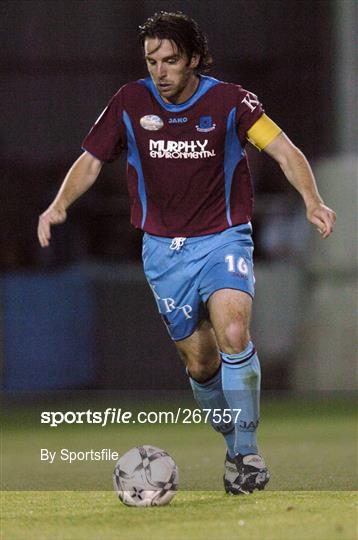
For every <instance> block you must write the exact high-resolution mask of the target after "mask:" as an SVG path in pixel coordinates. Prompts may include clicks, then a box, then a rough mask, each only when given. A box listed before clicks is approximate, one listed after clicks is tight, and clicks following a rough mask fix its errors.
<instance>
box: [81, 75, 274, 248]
mask: <svg viewBox="0 0 358 540" xmlns="http://www.w3.org/2000/svg"><path fill="white" fill-rule="evenodd" d="M262 114H263V109H262V106H261V104H260V103H259V101H258V100H257V97H256V96H255V95H254V94H252V93H251V92H248V91H247V90H244V89H243V88H242V87H241V86H238V85H235V84H231V83H224V82H221V81H218V80H217V79H214V78H212V77H206V76H201V77H200V84H199V86H198V89H197V91H196V92H195V94H194V95H193V96H192V97H191V98H190V99H189V100H188V101H186V102H185V103H181V104H179V105H173V104H170V103H166V102H165V101H163V99H162V98H161V96H160V95H159V93H158V91H157V89H156V87H155V85H154V84H153V82H152V80H151V79H150V78H147V79H142V80H139V81H136V82H132V83H129V84H127V85H125V86H123V87H122V88H120V90H119V91H118V92H117V93H116V94H115V95H114V96H113V98H112V99H111V100H110V102H109V104H108V106H107V107H106V109H105V110H104V111H103V113H102V114H101V116H100V117H99V119H98V120H97V122H96V123H95V124H94V126H93V127H92V129H91V131H90V132H89V134H88V135H87V137H86V138H85V140H84V142H83V149H84V150H86V151H87V152H89V153H90V154H92V155H94V156H95V157H96V158H98V159H100V160H101V161H106V162H110V161H113V160H114V159H116V158H117V157H118V156H119V154H120V152H121V151H122V150H126V151H127V160H128V166H127V176H128V191H129V196H130V203H131V221H132V223H133V225H134V226H135V227H137V228H141V229H143V230H144V231H146V232H148V233H150V234H154V235H159V236H167V237H175V236H185V237H190V236H200V235H205V234H212V233H215V232H219V231H222V230H224V229H227V228H228V227H231V226H233V225H239V224H240V223H246V222H248V221H250V219H251V213H252V199H253V195H252V185H251V178H250V171H249V167H248V163H247V157H246V153H245V150H244V148H245V144H246V133H247V131H248V130H249V129H250V127H252V126H253V124H254V123H255V122H256V121H257V120H258V119H259V118H260V116H261V115H262Z"/></svg>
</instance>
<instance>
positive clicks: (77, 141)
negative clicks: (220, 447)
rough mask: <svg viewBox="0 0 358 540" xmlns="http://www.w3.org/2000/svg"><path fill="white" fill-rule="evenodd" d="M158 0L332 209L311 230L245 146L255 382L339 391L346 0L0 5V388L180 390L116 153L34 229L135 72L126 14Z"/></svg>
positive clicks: (349, 240)
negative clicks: (188, 28)
mask: <svg viewBox="0 0 358 540" xmlns="http://www.w3.org/2000/svg"><path fill="white" fill-rule="evenodd" d="M161 9H163V10H167V11H170V10H177V9H180V10H182V11H184V12H186V13H188V14H189V15H190V16H192V17H194V18H195V19H196V20H197V21H198V22H199V24H200V25H201V27H202V28H203V29H204V31H205V32H206V33H207V35H208V38H209V46H210V50H211V54H212V56H213V58H214V65H213V68H212V72H211V74H212V75H213V76H214V77H218V78H221V79H223V80H225V81H231V82H235V83H240V84H241V85H242V86H244V87H246V88H247V89H249V90H251V91H253V92H254V93H255V94H257V95H258V96H259V98H260V100H261V101H262V103H263V104H264V107H265V109H266V112H267V114H268V115H269V116H270V117H272V118H273V120H275V121H276V123H278V124H279V125H280V126H281V127H282V129H283V130H284V131H285V132H286V133H287V134H288V136H289V137H290V138H291V139H292V140H293V142H294V143H295V144H297V146H298V147H299V148H301V149H302V151H303V152H304V154H305V155H306V156H307V157H308V159H309V161H310V162H311V163H312V165H313V168H314V171H315V173H316V175H317V180H318V184H319V188H320V191H321V193H322V195H323V197H324V199H325V200H326V202H327V204H328V205H329V206H333V208H334V209H335V210H337V213H338V215H339V219H338V221H337V227H336V230H335V233H334V235H333V236H332V238H330V239H329V240H327V241H325V242H322V241H321V240H320V239H318V238H317V237H318V234H316V233H315V231H314V228H313V227H310V226H308V224H307V222H306V220H305V212H304V205H303V203H302V201H301V198H300V197H299V195H298V194H297V193H296V192H295V190H294V189H293V188H292V187H291V186H290V185H289V183H288V182H287V181H286V180H285V178H284V177H283V174H282V172H281V171H280V169H279V167H278V166H277V164H276V163H274V162H273V160H271V159H270V158H269V157H268V156H266V155H265V153H264V152H262V153H259V152H257V151H256V150H255V149H250V148H249V149H248V153H249V158H250V165H251V169H252V173H253V181H254V186H255V192H256V198H255V214H254V220H253V225H254V240H255V274H256V277H257V294H256V299H255V303H254V314H253V325H252V335H253V339H254V341H255V344H256V346H257V347H258V350H259V352H260V360H261V364H262V369H263V385H264V387H265V388H270V389H277V388H279V389H283V388H284V389H286V388H290V389H300V388H303V389H305V390H307V389H309V390H310V389H311V388H319V389H338V388H340V389H342V390H346V389H351V388H352V387H353V386H354V374H353V366H354V362H352V353H351V351H352V350H354V348H355V345H354V344H353V341H354V336H356V326H354V325H355V322H356V303H355V302H354V299H355V298H356V296H355V294H356V290H355V289H354V286H355V282H356V281H355V280H356V274H355V265H356V260H354V254H355V253H356V245H357V244H356V239H355V235H354V232H352V231H355V230H357V229H356V227H355V225H354V222H353V221H352V215H353V214H354V210H352V208H353V207H354V201H355V200H356V187H355V185H354V182H355V176H356V175H355V174H354V173H356V170H354V167H356V165H354V163H355V161H354V153H356V140H357V136H356V135H355V132H356V126H357V121H356V120H355V116H354V114H355V113H354V110H355V93H354V76H353V74H354V72H355V67H354V66H355V62H356V60H355V58H356V56H355V54H356V47H355V38H356V29H355V28H354V18H355V17H356V16H357V4H356V3H355V2H351V1H350V0H335V1H333V0H332V1H331V0H237V1H233V0H227V1H225V2H222V1H218V0H212V1H168V2H163V1H152V0H148V1H141V0H116V1H114V0H83V1H79V0H73V1H63V0H41V1H34V0H28V1H23V0H21V1H18V0H12V1H8V2H6V1H3V2H1V3H0V20H1V22H2V25H1V38H2V44H1V48H0V57H1V62H0V69H1V77H0V86H1V92H2V98H1V102H0V103H1V109H2V112H1V119H2V122H1V131H0V151H1V164H2V172H1V182H0V203H1V212H0V268H1V270H2V274H3V275H2V279H1V281H0V296H1V300H2V302H1V305H0V338H1V342H2V346H1V347H0V366H1V367H2V369H1V371H2V380H3V386H4V387H5V389H7V390H10V391H13V390H29V391H39V390H47V389H50V390H53V389H63V388H119V387H124V388H148V387H150V388H165V387H171V388H187V387H188V382H187V377H186V375H185V371H184V369H183V366H182V364H181V363H180V361H179V359H177V358H176V354H175V351H174V347H173V345H172V343H171V342H170V340H169V339H168V336H167V332H166V330H165V328H164V326H163V325H162V322H161V320H160V318H159V317H158V315H157V313H156V306H155V302H154V301H153V298H152V295H151V292H150V290H149V288H148V286H147V284H146V282H145V279H144V275H143V271H142V268H141V264H140V252H141V232H140V231H136V230H135V229H134V228H133V227H132V226H131V225H130V222H129V203H128V197H127V188H126V180H125V156H124V155H123V156H122V157H121V158H120V159H119V160H118V161H117V162H115V163H113V164H111V165H107V166H105V167H104V168H103V169H102V172H101V175H100V177H99V179H98V180H97V182H96V183H95V185H94V186H93V187H92V188H91V189H90V190H89V191H88V192H87V193H86V194H85V195H83V196H82V197H81V198H80V199H79V200H78V201H77V202H76V203H75V204H74V205H73V206H72V207H71V209H70V211H69V219H68V220H67V222H66V223H65V224H64V225H62V226H60V227H58V228H55V230H54V232H53V239H52V242H51V246H50V247H49V248H47V249H41V248H40V246H39V243H38V241H37V237H36V227H37V220H38V215H39V214H40V213H41V212H43V211H44V210H45V209H46V208H47V207H48V205H49V204H50V203H51V201H52V200H53V198H54V196H55V194H56V192H57V190H58V188H59V187H60V185H61V182H62V181H63V178H64V176H65V174H66V172H67V170H68V169H69V167H70V166H71V164H72V163H73V162H74V161H75V160H76V159H77V157H78V156H79V155H80V153H81V143H82V140H83V138H84V137H85V135H86V134H87V132H88V131H89V129H90V127H91V125H92V124H93V122H94V121H95V120H96V118H97V117H98V115H99V113H100V112H101V111H102V110H103V108H104V107H105V105H106V103H107V102H108V100H109V99H110V98H111V96H112V95H113V94H114V93H115V92H116V91H117V89H118V88H119V87H120V86H121V85H122V84H124V83H126V82H128V81H129V80H133V79H137V78H141V77H144V76H146V68H145V64H144V61H143V58H142V51H141V50H140V47H139V45H138V42H137V28H138V26H139V25H140V24H142V23H143V22H144V21H145V19H146V18H147V17H148V16H150V15H152V14H153V13H154V12H155V11H158V10H161ZM348 152H351V155H348ZM352 158H353V159H352ZM347 209H348V210H347ZM349 209H350V210H349ZM338 358H339V362H337V359H338Z"/></svg>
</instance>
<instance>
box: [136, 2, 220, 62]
mask: <svg viewBox="0 0 358 540" xmlns="http://www.w3.org/2000/svg"><path fill="white" fill-rule="evenodd" d="M146 38H158V39H160V40H162V39H169V40H170V41H172V42H173V43H175V45H176V46H177V47H178V51H179V52H180V53H181V54H183V53H185V54H186V55H187V57H188V59H189V61H190V60H191V58H192V56H193V55H194V54H197V55H199V56H200V61H199V64H198V66H197V68H196V69H195V71H196V72H198V73H205V72H207V71H208V70H209V68H210V66H211V64H212V58H211V56H210V54H209V51H208V39H207V37H206V35H205V34H204V32H203V31H202V30H201V28H200V27H199V25H198V23H197V22H196V21H194V19H191V18H190V17H188V15H185V13H182V12H181V11H176V12H173V13H168V12H167V11H160V12H159V13H154V15H153V16H152V17H149V18H148V19H147V20H146V21H145V23H144V24H143V25H142V26H140V27H139V41H140V44H141V46H142V48H143V49H144V40H145V39H146Z"/></svg>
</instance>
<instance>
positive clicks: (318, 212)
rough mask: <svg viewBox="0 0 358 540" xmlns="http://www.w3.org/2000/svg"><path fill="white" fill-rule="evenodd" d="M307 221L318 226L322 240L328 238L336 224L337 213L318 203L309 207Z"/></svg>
mask: <svg viewBox="0 0 358 540" xmlns="http://www.w3.org/2000/svg"><path fill="white" fill-rule="evenodd" d="M306 215H307V219H308V221H310V222H311V223H313V225H316V227H317V230H318V232H319V233H320V234H321V235H322V238H328V237H329V235H330V234H331V233H332V231H333V226H334V224H335V222H336V213H335V212H334V211H333V210H331V209H330V208H328V206H325V205H324V204H323V203H316V204H314V205H311V206H308V207H307V213H306Z"/></svg>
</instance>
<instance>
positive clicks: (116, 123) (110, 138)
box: [82, 90, 127, 163]
mask: <svg viewBox="0 0 358 540" xmlns="http://www.w3.org/2000/svg"><path fill="white" fill-rule="evenodd" d="M122 114H123V104H122V92H121V90H119V91H118V92H117V93H116V94H115V95H114V96H113V97H112V99H111V100H110V101H109V103H108V105H107V107H106V108H105V109H104V111H103V112H102V113H101V114H100V115H99V117H98V119H97V120H96V122H95V123H94V124H93V126H92V128H91V130H90V132H89V133H88V135H87V136H86V137H85V139H84V141H83V143H82V148H83V150H86V151H87V152H89V153H90V154H92V155H93V156H95V157H96V158H98V159H99V160H101V161H105V162H108V163H110V162H111V161H114V160H115V159H117V158H118V157H119V155H120V153H121V151H122V150H123V149H125V148H126V146H127V142H126V131H125V126H124V123H123V119H122Z"/></svg>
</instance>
